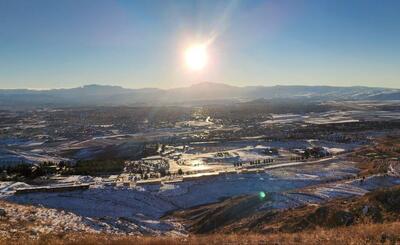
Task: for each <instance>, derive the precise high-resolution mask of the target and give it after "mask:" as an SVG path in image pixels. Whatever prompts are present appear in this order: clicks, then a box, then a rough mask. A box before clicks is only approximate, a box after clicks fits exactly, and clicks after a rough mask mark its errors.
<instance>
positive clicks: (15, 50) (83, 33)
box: [0, 0, 400, 89]
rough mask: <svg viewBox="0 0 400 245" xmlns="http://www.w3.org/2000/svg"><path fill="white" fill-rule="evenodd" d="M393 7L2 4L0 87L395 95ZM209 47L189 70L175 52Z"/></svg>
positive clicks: (399, 37)
mask: <svg viewBox="0 0 400 245" xmlns="http://www.w3.org/2000/svg"><path fill="white" fill-rule="evenodd" d="M399 13H400V1H398V0H381V1H378V0H291V1H288V0H280V1H278V0H263V1H261V0H254V1H251V0H218V1H215V0H210V1H208V0H201V1H199V0H198V1H192V0H159V1H156V0H138V1H134V0H127V1H111V0H107V1H106V0H57V1H54V0H0V88H32V89H50V88H71V87H77V86H82V85H85V84H105V85H119V86H123V87H127V88H143V87H159V88H171V87H182V86H189V85H190V84H193V83H198V82H219V83H227V84H231V85H237V86H249V85H264V86H274V85H331V86H359V85H360V86H373V87H392V88H400V14H399ZM198 43H200V44H202V43H207V57H208V62H207V64H206V66H205V67H204V68H203V69H202V70H200V71H199V70H197V71H193V70H191V69H188V67H187V66H186V64H185V61H184V53H185V50H186V49H187V48H188V47H190V46H191V45H194V44H198Z"/></svg>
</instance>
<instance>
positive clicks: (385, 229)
mask: <svg viewBox="0 0 400 245" xmlns="http://www.w3.org/2000/svg"><path fill="white" fill-rule="evenodd" d="M0 244H27V245H39V244H55V245H69V244H78V245H79V244H82V245H83V244H84V245H97V244H105V245H107V244H109V245H114V244H122V245H124V244H138V245H139V244H145V245H152V244H160V245H163V244H195V245H196V244H400V222H393V223H385V224H364V225H357V226H352V227H342V228H335V229H316V230H313V231H307V232H299V233H291V234H290V233H275V234H268V235H262V234H232V235H224V234H212V235H204V236H203V235H194V236H189V237H185V238H184V237H136V236H120V235H106V234H67V235H63V236H52V235H47V236H42V237H41V238H40V239H39V240H36V241H32V240H28V239H26V240H25V239H21V240H19V241H14V242H9V241H2V242H0Z"/></svg>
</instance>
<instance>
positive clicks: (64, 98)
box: [0, 83, 400, 106]
mask: <svg viewBox="0 0 400 245" xmlns="http://www.w3.org/2000/svg"><path fill="white" fill-rule="evenodd" d="M290 98H294V99H307V100H400V90H398V89H387V88H370V87H331V86H272V87H266V86H247V87H237V86H231V85H227V84H222V83H198V84H194V85H192V86H189V87H182V88H174V89H157V88H145V89H127V88H123V87H119V86H105V85H86V86H83V87H78V88H71V89H53V90H40V91H38V90H28V89H9V90H0V105H3V106H78V105H79V106H82V105H99V106H109V105H159V104H162V105H166V104H181V103H182V102H187V103H197V104H201V103H207V102H210V101H213V102H217V101H220V102H223V101H240V100H255V99H290Z"/></svg>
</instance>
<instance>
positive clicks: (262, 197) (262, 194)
mask: <svg viewBox="0 0 400 245" xmlns="http://www.w3.org/2000/svg"><path fill="white" fill-rule="evenodd" d="M258 196H259V197H260V198H261V199H264V198H265V197H266V196H267V194H265V192H263V191H260V192H259V193H258Z"/></svg>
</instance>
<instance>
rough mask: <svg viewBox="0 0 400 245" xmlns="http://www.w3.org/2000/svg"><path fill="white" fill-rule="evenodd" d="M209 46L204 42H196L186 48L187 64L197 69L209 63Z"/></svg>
mask: <svg viewBox="0 0 400 245" xmlns="http://www.w3.org/2000/svg"><path fill="white" fill-rule="evenodd" d="M207 60H208V55H207V47H206V45H202V44H195V45H192V46H190V47H188V48H187V49H186V50H185V61H186V65H187V66H188V67H189V68H190V69H191V70H195V71H199V70H202V69H203V68H204V67H205V66H206V65H207Z"/></svg>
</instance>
